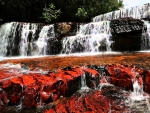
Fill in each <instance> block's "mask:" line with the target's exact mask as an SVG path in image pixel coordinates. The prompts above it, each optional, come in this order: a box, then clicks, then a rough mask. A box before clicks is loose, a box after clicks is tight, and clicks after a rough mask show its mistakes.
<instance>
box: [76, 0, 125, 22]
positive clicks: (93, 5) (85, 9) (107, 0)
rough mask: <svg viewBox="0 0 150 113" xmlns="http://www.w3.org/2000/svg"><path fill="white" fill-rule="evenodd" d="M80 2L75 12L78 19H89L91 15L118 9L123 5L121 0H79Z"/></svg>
mask: <svg viewBox="0 0 150 113" xmlns="http://www.w3.org/2000/svg"><path fill="white" fill-rule="evenodd" d="M81 1H82V4H81V5H80V6H79V8H78V9H77V12H76V14H75V15H76V16H77V17H78V18H79V20H80V21H90V20H91V18H92V17H94V16H97V15H100V14H104V13H107V12H111V11H114V10H118V9H119V8H120V7H123V4H122V0H119V1H118V0H90V1H89V2H88V1H87V0H81Z"/></svg>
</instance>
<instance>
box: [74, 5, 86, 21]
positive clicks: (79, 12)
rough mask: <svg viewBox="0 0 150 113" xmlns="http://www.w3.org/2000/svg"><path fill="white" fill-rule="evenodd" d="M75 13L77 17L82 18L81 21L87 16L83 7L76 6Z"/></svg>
mask: <svg viewBox="0 0 150 113" xmlns="http://www.w3.org/2000/svg"><path fill="white" fill-rule="evenodd" d="M75 15H76V16H77V17H79V19H82V20H83V21H84V20H85V19H86V18H87V17H88V13H87V11H86V10H85V9H84V7H81V8H78V10H77V13H76V14H75Z"/></svg>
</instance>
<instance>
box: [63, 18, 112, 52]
mask: <svg viewBox="0 0 150 113" xmlns="http://www.w3.org/2000/svg"><path fill="white" fill-rule="evenodd" d="M109 24H110V21H103V22H93V23H89V24H85V25H81V26H80V29H79V31H78V33H77V35H76V36H70V37H66V38H64V39H63V41H62V45H63V47H62V48H63V49H62V53H66V54H71V53H78V52H83V53H84V52H100V51H111V44H112V41H111V39H110V37H111V33H110V26H109Z"/></svg>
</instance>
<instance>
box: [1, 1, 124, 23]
mask: <svg viewBox="0 0 150 113" xmlns="http://www.w3.org/2000/svg"><path fill="white" fill-rule="evenodd" d="M45 6H46V8H45ZM122 6H123V4H122V0H119V2H118V0H0V11H1V13H0V18H1V19H2V20H3V22H10V21H22V22H45V21H46V22H51V23H53V22H56V21H59V22H64V21H66V22H67V21H74V22H83V21H84V22H89V21H91V18H92V17H94V16H97V15H100V14H104V13H107V12H110V11H114V10H117V9H119V8H120V7H122ZM58 9H59V10H58ZM41 17H42V18H41Z"/></svg>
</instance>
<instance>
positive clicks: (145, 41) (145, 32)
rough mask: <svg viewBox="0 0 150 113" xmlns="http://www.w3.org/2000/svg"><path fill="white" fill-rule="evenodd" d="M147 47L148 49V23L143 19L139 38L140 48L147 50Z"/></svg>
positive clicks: (149, 38)
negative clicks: (140, 37)
mask: <svg viewBox="0 0 150 113" xmlns="http://www.w3.org/2000/svg"><path fill="white" fill-rule="evenodd" d="M143 21H144V20H143ZM148 49H150V23H149V21H144V27H143V31H142V39H141V50H148Z"/></svg>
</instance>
